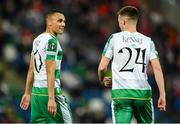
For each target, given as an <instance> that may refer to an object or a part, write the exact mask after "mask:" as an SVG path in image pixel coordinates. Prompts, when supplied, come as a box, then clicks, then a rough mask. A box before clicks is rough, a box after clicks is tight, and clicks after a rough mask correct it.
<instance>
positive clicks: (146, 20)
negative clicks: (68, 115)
mask: <svg viewBox="0 0 180 124" xmlns="http://www.w3.org/2000/svg"><path fill="white" fill-rule="evenodd" d="M125 5H134V6H136V7H138V8H139V9H140V11H141V18H140V20H139V25H138V31H139V32H142V33H143V34H145V35H148V36H150V37H152V39H153V41H154V42H155V44H156V46H157V49H158V51H159V54H160V61H161V64H162V68H163V72H164V77H165V84H166V91H167V111H166V112H159V111H158V110H157V106H156V105H157V98H158V90H157V86H156V83H155V81H154V77H153V74H152V70H151V68H149V70H148V74H149V82H150V84H151V86H152V88H153V99H154V105H155V122H161V123H170V122H173V123H174V122H180V118H179V117H180V32H179V30H180V23H179V20H180V16H179V13H180V9H179V8H180V1H179V0H0V122H29V119H30V118H29V117H30V109H29V110H28V111H22V110H21V109H20V108H19V103H20V99H21V96H22V94H23V92H24V87H25V79H26V74H27V69H28V64H29V59H30V53H31V47H32V41H33V39H34V38H35V37H36V36H37V35H38V34H40V33H41V32H42V31H44V15H45V13H46V12H47V11H48V10H49V9H50V8H59V9H60V10H62V11H63V12H64V14H65V16H66V31H65V33H64V35H62V36H59V39H60V42H61V45H62V47H63V51H64V58H63V63H62V73H61V79H62V83H63V84H62V87H63V91H64V93H65V95H66V96H67V97H68V99H69V102H70V106H71V109H72V114H73V120H74V122H79V123H83V122H89V123H93V122H103V123H105V122H106V123H108V122H110V123H111V122H112V120H111V107H110V103H111V94H110V93H111V91H110V89H108V88H104V87H102V86H101V85H100V83H99V81H98V77H97V67H98V63H99V60H100V57H101V52H102V50H103V47H104V45H105V42H106V40H107V38H108V37H109V35H110V34H111V33H114V32H118V31H119V27H118V23H117V16H116V12H117V10H119V9H120V8H121V7H122V6H125Z"/></svg>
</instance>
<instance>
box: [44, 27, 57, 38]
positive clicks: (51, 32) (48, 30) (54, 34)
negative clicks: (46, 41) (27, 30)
mask: <svg viewBox="0 0 180 124" xmlns="http://www.w3.org/2000/svg"><path fill="white" fill-rule="evenodd" d="M46 33H49V34H51V35H52V36H54V37H57V33H54V32H53V31H52V30H50V29H49V28H46Z"/></svg>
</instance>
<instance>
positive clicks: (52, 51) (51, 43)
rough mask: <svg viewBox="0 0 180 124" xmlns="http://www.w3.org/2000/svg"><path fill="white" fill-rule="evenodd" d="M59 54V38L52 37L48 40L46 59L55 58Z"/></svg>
mask: <svg viewBox="0 0 180 124" xmlns="http://www.w3.org/2000/svg"><path fill="white" fill-rule="evenodd" d="M56 54H57V40H56V39H54V38H51V39H49V40H48V44H47V50H46V60H55V58H56Z"/></svg>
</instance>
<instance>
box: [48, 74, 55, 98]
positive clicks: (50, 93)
mask: <svg viewBox="0 0 180 124" xmlns="http://www.w3.org/2000/svg"><path fill="white" fill-rule="evenodd" d="M47 75H48V96H49V98H50V99H54V82H55V77H54V72H49V73H48V74H47Z"/></svg>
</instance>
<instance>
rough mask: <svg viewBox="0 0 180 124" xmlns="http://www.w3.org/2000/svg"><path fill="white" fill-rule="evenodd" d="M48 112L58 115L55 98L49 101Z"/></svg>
mask: <svg viewBox="0 0 180 124" xmlns="http://www.w3.org/2000/svg"><path fill="white" fill-rule="evenodd" d="M48 112H49V113H50V114H52V115H53V116H55V115H56V112H57V107H56V102H55V100H54V99H51V98H49V101H48Z"/></svg>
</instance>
